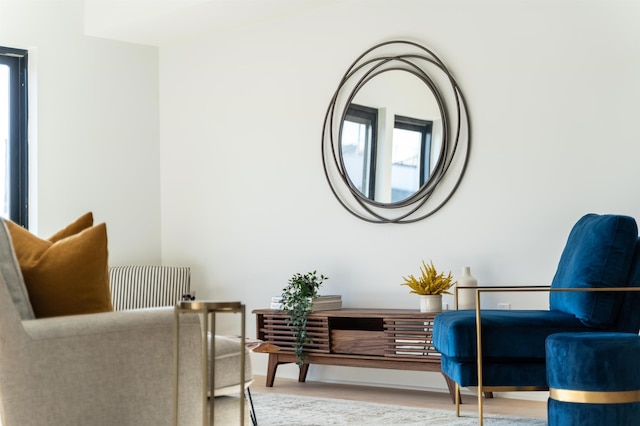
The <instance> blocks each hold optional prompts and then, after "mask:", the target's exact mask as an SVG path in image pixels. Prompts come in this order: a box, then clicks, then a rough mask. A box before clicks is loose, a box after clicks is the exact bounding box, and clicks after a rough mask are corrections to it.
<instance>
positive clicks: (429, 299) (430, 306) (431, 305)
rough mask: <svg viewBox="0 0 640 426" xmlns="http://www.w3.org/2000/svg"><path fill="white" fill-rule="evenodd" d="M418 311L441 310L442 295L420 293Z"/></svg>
mask: <svg viewBox="0 0 640 426" xmlns="http://www.w3.org/2000/svg"><path fill="white" fill-rule="evenodd" d="M420 312H442V295H441V294H433V295H424V296H422V295H421V296H420Z"/></svg>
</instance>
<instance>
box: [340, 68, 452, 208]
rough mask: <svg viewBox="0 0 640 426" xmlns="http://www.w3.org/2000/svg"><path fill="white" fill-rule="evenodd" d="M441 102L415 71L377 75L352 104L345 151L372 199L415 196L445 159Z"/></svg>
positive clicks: (356, 183)
mask: <svg viewBox="0 0 640 426" xmlns="http://www.w3.org/2000/svg"><path fill="white" fill-rule="evenodd" d="M442 121H443V120H442V113H441V110H440V107H439V105H438V102H437V100H436V98H435V96H434V94H433V92H432V91H431V89H430V88H429V86H427V85H426V84H425V82H424V81H422V80H421V79H420V78H418V76H416V75H414V74H413V73H411V72H409V71H406V70H401V69H392V70H386V71H384V72H381V73H379V74H377V75H375V76H374V77H373V78H371V79H370V80H368V81H367V82H366V83H365V84H364V85H363V86H362V87H361V88H360V90H358V92H357V94H356V95H355V97H354V98H353V101H352V102H351V103H350V104H349V105H348V106H347V108H346V111H345V115H344V119H343V122H342V127H341V136H340V154H341V156H342V158H341V161H342V163H343V165H344V169H345V172H346V174H347V176H348V179H349V181H350V182H351V184H352V186H353V187H354V188H356V189H357V191H358V192H360V194H362V195H363V196H364V197H365V198H368V199H369V200H373V201H375V202H379V203H385V204H389V203H391V204H393V203H399V202H402V201H403V200H406V199H408V198H410V197H411V196H412V195H414V194H415V193H416V192H418V191H419V190H420V188H422V187H423V186H424V185H425V184H426V183H427V182H428V181H429V178H430V177H431V172H432V170H434V168H435V167H436V166H437V164H438V162H439V161H441V157H442V156H441V151H442V138H443V131H442V129H443V123H442Z"/></svg>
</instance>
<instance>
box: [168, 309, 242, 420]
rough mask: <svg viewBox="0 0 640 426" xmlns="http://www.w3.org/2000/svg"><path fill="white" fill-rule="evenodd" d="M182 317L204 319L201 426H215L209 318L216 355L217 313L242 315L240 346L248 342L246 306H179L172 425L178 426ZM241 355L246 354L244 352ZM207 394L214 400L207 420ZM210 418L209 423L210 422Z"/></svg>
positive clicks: (175, 310) (174, 337) (174, 347)
mask: <svg viewBox="0 0 640 426" xmlns="http://www.w3.org/2000/svg"><path fill="white" fill-rule="evenodd" d="M181 313H197V314H200V315H201V319H202V321H201V325H202V425H203V426H207V424H209V425H213V423H214V405H215V404H214V397H215V394H214V389H215V366H214V363H213V360H212V362H211V369H210V370H209V368H208V367H209V343H208V338H207V337H208V334H209V333H208V327H209V325H208V324H209V318H211V353H212V354H213V353H215V344H216V343H215V330H216V320H215V318H216V314H217V313H240V316H241V335H240V342H241V347H243V346H242V342H244V341H245V339H246V335H245V333H246V332H245V325H246V313H245V305H244V304H242V303H241V302H216V301H194V302H188V301H183V302H178V303H177V304H176V305H175V308H174V327H173V360H174V365H173V424H174V426H178V405H179V404H178V399H179V398H178V390H179V383H178V382H179V376H180V375H179V368H180V363H179V352H180V351H179V346H180V345H179V343H180V314H181ZM241 352H243V351H242V350H241ZM244 370H245V357H244V353H242V356H241V357H240V391H239V393H240V398H239V399H240V425H244V405H245V396H244V383H245V372H244ZM207 374H209V375H210V376H209V380H210V381H209V386H208V387H207ZM207 392H209V395H210V396H211V403H210V404H209V415H208V416H207ZM207 417H208V418H209V421H208V422H207Z"/></svg>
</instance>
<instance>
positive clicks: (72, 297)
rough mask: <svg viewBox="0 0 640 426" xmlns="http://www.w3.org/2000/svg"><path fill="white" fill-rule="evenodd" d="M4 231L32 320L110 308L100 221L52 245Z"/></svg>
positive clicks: (16, 230) (13, 227) (17, 230)
mask: <svg viewBox="0 0 640 426" xmlns="http://www.w3.org/2000/svg"><path fill="white" fill-rule="evenodd" d="M85 219H86V218H85ZM7 227H8V229H9V232H10V233H11V239H12V241H13V246H14V250H15V252H16V257H17V258H18V263H19V264H20V269H21V270H22V275H23V276H24V281H25V284H26V286H27V292H28V293H29V300H30V301H31V306H32V307H33V312H34V313H35V316H36V318H44V317H54V316H61V315H77V314H88V313H96V312H109V311H112V310H113V306H112V304H111V292H110V290H109V274H108V250H107V227H106V225H105V224H104V223H103V224H100V225H96V226H92V227H89V228H86V229H84V230H81V231H80V232H78V233H76V234H74V235H70V236H67V237H64V238H61V239H58V240H57V241H55V242H52V241H49V240H43V239H40V238H38V237H37V236H35V235H33V234H32V233H30V232H29V231H27V230H26V229H24V228H23V227H21V226H19V225H17V224H15V223H12V222H10V221H7ZM65 229H67V228H65ZM60 232H62V231H60ZM56 235H58V233H56Z"/></svg>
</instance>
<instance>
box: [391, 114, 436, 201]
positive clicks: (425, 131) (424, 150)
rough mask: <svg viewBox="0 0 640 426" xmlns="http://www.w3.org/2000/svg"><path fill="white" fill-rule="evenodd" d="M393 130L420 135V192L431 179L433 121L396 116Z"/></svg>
mask: <svg viewBox="0 0 640 426" xmlns="http://www.w3.org/2000/svg"><path fill="white" fill-rule="evenodd" d="M393 128H394V129H403V130H410V131H412V132H417V133H420V164H419V165H418V167H419V169H420V177H419V179H420V181H419V185H418V190H419V189H420V188H422V186H423V185H424V184H425V183H427V181H428V180H429V178H430V177H431V138H432V136H433V121H428V120H421V119H419V118H412V117H406V116H402V115H396V116H395V120H394V124H393Z"/></svg>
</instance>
